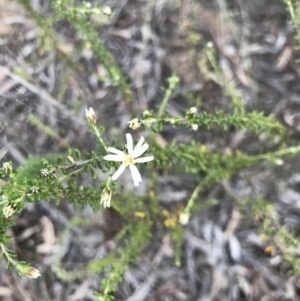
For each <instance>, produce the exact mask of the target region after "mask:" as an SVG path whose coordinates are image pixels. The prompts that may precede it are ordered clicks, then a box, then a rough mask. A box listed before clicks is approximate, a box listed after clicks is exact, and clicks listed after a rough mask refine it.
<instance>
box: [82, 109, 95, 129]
mask: <svg viewBox="0 0 300 301" xmlns="http://www.w3.org/2000/svg"><path fill="white" fill-rule="evenodd" d="M85 117H86V119H87V121H88V122H89V124H91V125H96V123H97V121H96V114H95V111H94V109H93V108H89V109H85Z"/></svg>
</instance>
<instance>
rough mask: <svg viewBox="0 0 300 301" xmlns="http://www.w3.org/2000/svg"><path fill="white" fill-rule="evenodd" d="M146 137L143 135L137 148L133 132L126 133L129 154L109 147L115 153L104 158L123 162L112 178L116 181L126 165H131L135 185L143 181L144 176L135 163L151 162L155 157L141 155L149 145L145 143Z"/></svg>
mask: <svg viewBox="0 0 300 301" xmlns="http://www.w3.org/2000/svg"><path fill="white" fill-rule="evenodd" d="M144 140H145V139H144V137H141V138H140V140H139V142H138V143H137V145H136V146H135V148H133V140H132V136H131V134H126V141H127V151H128V154H126V153H124V152H122V151H120V150H118V149H116V148H114V147H108V148H107V151H109V152H111V153H113V155H106V156H105V157H104V160H107V161H115V162H122V164H121V166H120V167H119V168H118V169H117V171H116V172H115V173H114V174H113V176H112V178H111V179H112V180H113V181H115V180H116V179H118V177H119V176H120V175H121V174H122V173H123V171H124V170H125V168H126V167H128V166H129V169H130V172H131V175H132V179H133V183H134V186H139V183H140V182H142V177H141V175H140V172H139V171H138V169H137V168H136V166H135V163H144V162H149V161H152V160H153V159H154V156H148V157H142V158H138V157H139V156H141V155H142V154H143V153H144V152H145V151H146V150H147V149H148V147H149V145H148V144H147V143H145V144H144V145H143V143H144Z"/></svg>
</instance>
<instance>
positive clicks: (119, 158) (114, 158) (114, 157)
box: [103, 155, 124, 162]
mask: <svg viewBox="0 0 300 301" xmlns="http://www.w3.org/2000/svg"><path fill="white" fill-rule="evenodd" d="M103 159H104V160H107V161H115V162H122V161H123V159H124V156H119V155H106V156H104V158H103Z"/></svg>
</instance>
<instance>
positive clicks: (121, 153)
mask: <svg viewBox="0 0 300 301" xmlns="http://www.w3.org/2000/svg"><path fill="white" fill-rule="evenodd" d="M107 151H108V152H111V153H113V154H115V155H120V156H121V155H123V156H125V154H124V153H123V152H122V151H120V150H118V149H116V148H114V147H108V148H107Z"/></svg>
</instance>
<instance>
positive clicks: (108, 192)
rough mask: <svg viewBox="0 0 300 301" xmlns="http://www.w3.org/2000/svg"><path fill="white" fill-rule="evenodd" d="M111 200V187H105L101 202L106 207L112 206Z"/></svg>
mask: <svg viewBox="0 0 300 301" xmlns="http://www.w3.org/2000/svg"><path fill="white" fill-rule="evenodd" d="M110 201H111V190H110V189H109V187H107V186H106V187H105V188H104V189H103V190H102V195H101V201H100V203H101V204H103V206H104V208H107V207H108V208H109V207H110Z"/></svg>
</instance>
